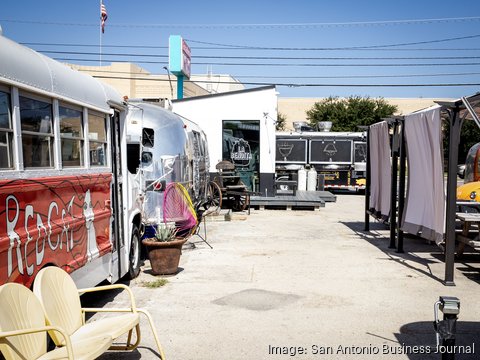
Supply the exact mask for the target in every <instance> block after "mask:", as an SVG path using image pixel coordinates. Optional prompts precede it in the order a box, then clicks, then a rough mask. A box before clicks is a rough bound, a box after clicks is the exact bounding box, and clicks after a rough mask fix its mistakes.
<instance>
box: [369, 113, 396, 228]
mask: <svg viewBox="0 0 480 360" xmlns="http://www.w3.org/2000/svg"><path fill="white" fill-rule="evenodd" d="M369 144H370V145H369V150H370V159H369V160H370V165H369V166H370V203H369V210H370V212H371V213H372V214H373V215H374V216H376V217H377V218H381V219H382V220H388V218H389V215H390V192H391V182H392V179H391V166H392V165H391V159H390V156H391V150H390V139H389V136H388V124H387V122H386V121H381V122H379V123H376V124H373V125H371V126H370V131H369Z"/></svg>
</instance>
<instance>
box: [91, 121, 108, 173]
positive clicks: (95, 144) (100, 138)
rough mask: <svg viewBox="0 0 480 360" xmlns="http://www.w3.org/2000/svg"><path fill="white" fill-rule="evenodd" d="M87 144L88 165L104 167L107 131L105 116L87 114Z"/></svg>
mask: <svg viewBox="0 0 480 360" xmlns="http://www.w3.org/2000/svg"><path fill="white" fill-rule="evenodd" d="M88 144H89V149H90V165H91V166H105V165H106V164H107V162H106V151H107V130H106V121H105V115H95V114H93V113H88Z"/></svg>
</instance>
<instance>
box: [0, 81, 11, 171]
mask: <svg viewBox="0 0 480 360" xmlns="http://www.w3.org/2000/svg"><path fill="white" fill-rule="evenodd" d="M10 104H11V103H10V94H9V93H7V92H5V91H1V90H0V169H12V168H13V153H12V141H13V131H12V113H11V110H10Z"/></svg>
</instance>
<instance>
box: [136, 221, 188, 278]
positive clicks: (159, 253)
mask: <svg viewBox="0 0 480 360" xmlns="http://www.w3.org/2000/svg"><path fill="white" fill-rule="evenodd" d="M186 241H187V238H181V237H177V228H176V227H175V223H160V224H158V225H157V226H156V228H155V237H152V238H147V239H143V240H142V243H143V245H145V247H146V249H147V253H148V258H149V259H150V265H151V267H152V274H154V275H171V274H175V273H177V271H178V264H179V262H180V255H182V246H183V244H184V243H185V242H186Z"/></svg>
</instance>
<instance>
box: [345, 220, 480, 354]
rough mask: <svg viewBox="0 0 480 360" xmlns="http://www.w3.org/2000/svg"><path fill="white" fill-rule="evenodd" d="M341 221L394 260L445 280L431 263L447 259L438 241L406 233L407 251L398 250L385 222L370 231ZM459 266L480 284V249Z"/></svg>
mask: <svg viewBox="0 0 480 360" xmlns="http://www.w3.org/2000/svg"><path fill="white" fill-rule="evenodd" d="M341 224H343V225H345V226H346V227H348V228H349V229H351V230H352V231H353V233H354V234H355V236H357V237H359V238H361V239H363V240H365V241H367V242H368V243H369V244H371V245H373V246H375V247H376V248H378V249H380V250H381V251H382V252H383V253H384V254H385V255H386V256H387V257H388V258H389V259H390V260H392V261H395V262H397V263H399V264H401V265H403V266H406V267H408V268H409V269H411V270H414V271H416V272H419V273H421V274H423V275H425V276H428V277H430V278H432V279H434V280H436V281H438V282H440V283H443V280H444V279H443V278H439V277H438V276H436V275H435V274H433V273H432V271H431V270H430V266H431V265H433V264H437V263H439V262H440V263H443V262H444V261H445V256H444V254H443V252H442V250H441V249H440V248H439V247H438V246H436V245H435V243H433V242H430V241H427V240H425V239H422V238H420V237H418V236H414V235H410V234H405V235H404V240H403V249H404V252H403V253H398V252H397V251H396V249H394V248H393V249H392V248H389V245H390V233H389V228H388V226H386V225H385V224H382V223H378V222H375V223H370V231H365V230H364V226H365V224H364V222H361V221H357V222H341ZM421 254H428V255H429V256H428V257H425V256H420V255H421ZM417 265H418V266H417ZM455 267H456V269H457V271H459V272H460V273H461V274H463V275H464V276H465V277H466V278H468V279H470V280H472V281H474V282H476V283H477V284H480V253H479V252H466V253H465V254H463V255H462V257H460V258H456V259H455ZM479 351H480V350H479Z"/></svg>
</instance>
